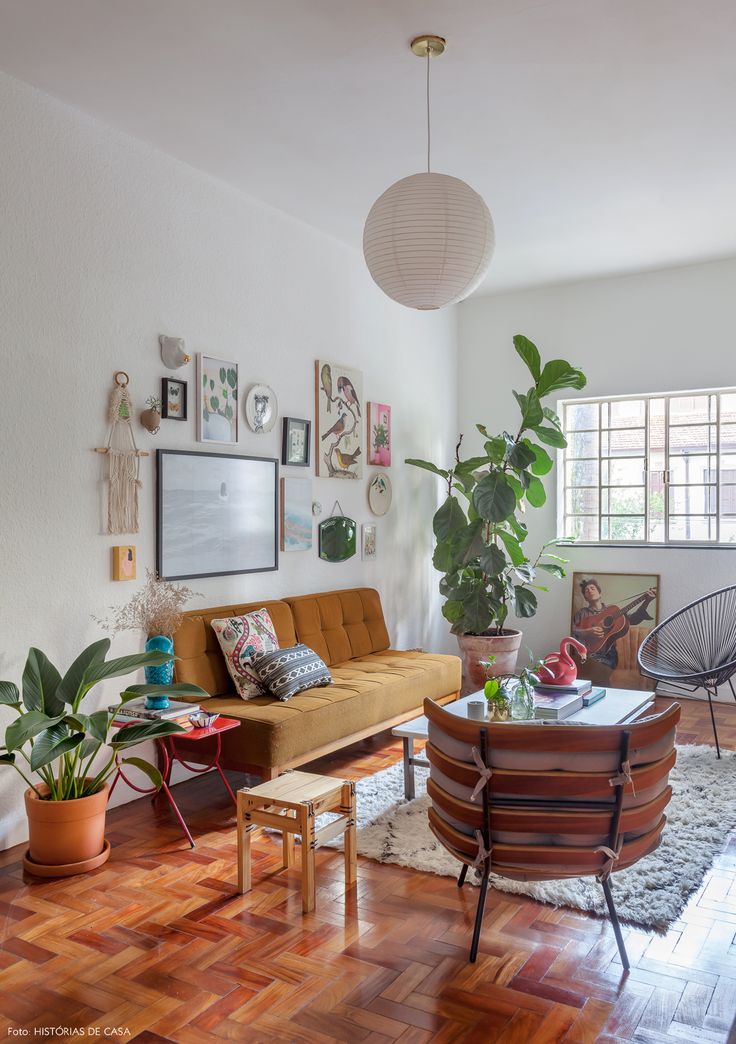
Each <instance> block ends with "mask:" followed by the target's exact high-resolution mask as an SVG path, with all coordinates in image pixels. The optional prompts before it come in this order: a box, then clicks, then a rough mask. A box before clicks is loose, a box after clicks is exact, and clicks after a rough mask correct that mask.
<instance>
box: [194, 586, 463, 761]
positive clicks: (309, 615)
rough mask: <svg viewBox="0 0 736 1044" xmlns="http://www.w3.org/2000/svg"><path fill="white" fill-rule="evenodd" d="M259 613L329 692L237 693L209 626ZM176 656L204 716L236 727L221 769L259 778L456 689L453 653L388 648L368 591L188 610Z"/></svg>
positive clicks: (404, 717) (226, 737) (375, 599)
mask: <svg viewBox="0 0 736 1044" xmlns="http://www.w3.org/2000/svg"><path fill="white" fill-rule="evenodd" d="M264 607H265V608H266V609H268V611H269V613H270V615H271V619H272V620H273V623H274V626H275V629H276V634H277V637H278V639H279V644H280V645H281V646H282V648H286V647H288V646H290V645H295V644H296V643H297V642H303V643H304V644H305V645H308V646H309V647H310V648H311V649H314V650H315V652H317V653H319V655H320V656H321V657H322V659H323V660H324V661H325V663H326V664H327V665H328V667H329V668H330V672H331V673H332V677H333V684H332V685H328V686H325V687H324V688H320V689H307V690H306V691H305V692H302V693H299V694H298V695H296V696H293V697H292V698H291V699H290V700H288V701H287V702H286V703H281V702H279V701H278V700H276V699H274V698H273V697H270V696H258V697H255V698H254V699H251V700H242V699H240V697H239V696H237V694H236V693H235V690H234V687H233V684H232V681H231V678H230V675H229V674H228V671H227V667H226V665H225V660H224V657H223V655H222V652H221V651H220V646H219V644H218V642H217V638H216V636H215V633H214V631H213V630H212V627H211V626H210V622H211V621H212V620H215V619H219V618H222V617H226V616H241V615H242V614H244V613H248V612H252V611H254V610H256V609H261V608H264ZM174 652H175V654H176V656H177V657H178V660H177V661H176V665H175V670H176V680H177V681H182V682H193V683H194V684H196V685H200V686H201V687H202V688H203V689H205V690H206V691H207V692H209V693H211V698H210V699H209V700H207V702H206V707H207V710H212V711H217V712H219V713H220V714H223V715H227V717H230V718H238V719H239V720H240V722H241V726H240V728H239V729H232V730H231V731H228V732H225V733H223V735H222V764H223V765H224V766H225V767H226V768H232V769H237V770H240V771H243V772H255V773H258V774H259V775H261V776H263V778H264V779H272V778H273V777H274V776H276V775H278V774H279V772H281V771H283V770H284V769H287V768H293V767H295V766H296V765H303V764H304V763H305V762H307V761H312V760H313V759H314V758H316V757H320V756H321V755H323V754H327V753H329V752H330V751H333V750H337V749H339V748H340V747H344V746H347V745H348V744H350V743H354V742H355V741H357V740H359V739H363V738H364V737H366V736H371V735H373V734H374V733H376V732H381V731H382V730H384V729H387V728H390V727H393V726H395V725H398V724H399V723H400V722H402V721H408V720H409V719H410V718H413V717H416V716H417V715H419V714H421V713H422V705H423V702H424V700H425V699H427V698H429V699H431V700H435V701H436V702H438V703H449V702H450V701H451V700H454V699H456V698H457V696H458V694H459V691H460V684H461V668H460V659H459V658H458V657H457V656H444V655H440V654H435V653H424V652H415V651H411V652H403V651H400V650H397V649H391V648H390V642H389V636H388V630H387V628H386V623H385V621H384V617H383V609H382V607H381V599H380V597H379V594H378V592H377V591H375V590H373V589H372V588H367V587H362V588H353V589H350V590H345V591H329V592H326V593H324V594H314V595H300V596H299V597H295V598H282V599H279V600H275V601H265V602H251V603H248V604H245V605H220V606H216V607H214V608H211V609H198V610H194V611H192V612H189V613H186V614H185V617H184V621H183V623H182V626H181V628H180V629H179V631H178V632H177V633H176V635H175V636H174ZM180 742H184V743H185V742H186V741H185V740H183V741H180ZM203 746H204V744H203V743H201V742H200V743H193V744H192V745H191V752H192V757H191V760H193V761H195V760H203V759H204V760H206V751H203V750H202V747H203Z"/></svg>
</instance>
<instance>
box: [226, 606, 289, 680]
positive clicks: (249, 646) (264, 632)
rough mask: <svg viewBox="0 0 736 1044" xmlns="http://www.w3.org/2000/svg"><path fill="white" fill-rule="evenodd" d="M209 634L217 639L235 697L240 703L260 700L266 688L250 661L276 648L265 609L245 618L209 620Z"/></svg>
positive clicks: (277, 642) (275, 639)
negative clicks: (212, 633)
mask: <svg viewBox="0 0 736 1044" xmlns="http://www.w3.org/2000/svg"><path fill="white" fill-rule="evenodd" d="M212 630H213V631H214V632H215V634H216V635H217V640H218V642H219V643H220V648H221V649H222V653H223V656H224V657H225V663H226V664H227V669H228V671H229V672H230V677H231V678H232V680H233V682H234V683H235V688H236V690H237V692H238V696H240V697H241V699H244V700H250V699H252V698H253V696H263V694H264V693H265V692H266V686H265V685H263V684H262V682H261V679H260V678H259V677H258V674H257V672H256V670H255V669H254V667H253V657H254V655H255V654H256V653H267V652H269V653H270V652H273V650H274V649H278V647H279V641H278V638H277V637H276V629H275V628H274V626H273V621H272V620H271V616H270V613H269V612H268V609H258V610H257V611H256V612H254V613H247V614H246V615H245V616H232V617H230V618H229V619H225V620H213V621H212Z"/></svg>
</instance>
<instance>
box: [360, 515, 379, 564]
mask: <svg viewBox="0 0 736 1044" xmlns="http://www.w3.org/2000/svg"><path fill="white" fill-rule="evenodd" d="M361 535H362V537H363V541H362V543H363V556H362V557H363V560H364V561H369V562H372V561H373V560H374V559H375V557H376V524H375V522H364V523H363V525H362V526H361Z"/></svg>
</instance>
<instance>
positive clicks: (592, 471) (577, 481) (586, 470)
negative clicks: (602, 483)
mask: <svg viewBox="0 0 736 1044" xmlns="http://www.w3.org/2000/svg"><path fill="white" fill-rule="evenodd" d="M565 481H566V484H567V485H568V486H597V485H598V461H597V460H571V461H568V463H567V465H566V470H565Z"/></svg>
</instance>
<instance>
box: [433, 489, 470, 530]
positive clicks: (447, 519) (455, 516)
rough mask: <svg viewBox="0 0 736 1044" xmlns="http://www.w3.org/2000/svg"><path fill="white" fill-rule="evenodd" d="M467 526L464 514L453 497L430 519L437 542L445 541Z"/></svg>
mask: <svg viewBox="0 0 736 1044" xmlns="http://www.w3.org/2000/svg"><path fill="white" fill-rule="evenodd" d="M467 524H468V520H467V518H466V515H465V512H464V511H463V509H462V508H461V507H460V504H459V503H458V501H457V499H456V498H455V497H448V498H447V500H446V501H445V502H444V504H443V505H442V507H440V508H439V509H438V510H437V512H436V513H435V516H434V518H433V519H432V528H433V529H434V535H435V536H436V538H437V540H447V539H448V538H450V537H452V536H454V534H455V533H457V532H459V531H460V530H461V529H464V528H465V527H466V526H467Z"/></svg>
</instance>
